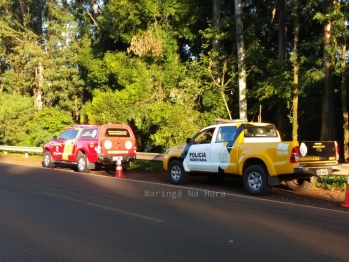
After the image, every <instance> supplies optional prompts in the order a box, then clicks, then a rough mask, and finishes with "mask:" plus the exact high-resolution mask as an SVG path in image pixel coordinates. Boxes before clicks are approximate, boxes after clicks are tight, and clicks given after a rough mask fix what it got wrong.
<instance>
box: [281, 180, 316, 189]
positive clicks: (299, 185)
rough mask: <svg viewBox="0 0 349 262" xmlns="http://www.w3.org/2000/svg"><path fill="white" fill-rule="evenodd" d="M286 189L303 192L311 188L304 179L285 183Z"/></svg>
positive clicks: (309, 183)
mask: <svg viewBox="0 0 349 262" xmlns="http://www.w3.org/2000/svg"><path fill="white" fill-rule="evenodd" d="M285 183H286V185H287V187H288V188H289V189H291V190H293V191H296V192H304V191H307V190H308V189H310V188H311V186H312V183H311V182H309V181H308V180H305V179H293V180H290V181H285Z"/></svg>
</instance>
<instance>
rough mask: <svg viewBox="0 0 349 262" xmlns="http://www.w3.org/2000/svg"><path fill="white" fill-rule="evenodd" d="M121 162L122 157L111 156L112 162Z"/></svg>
mask: <svg viewBox="0 0 349 262" xmlns="http://www.w3.org/2000/svg"><path fill="white" fill-rule="evenodd" d="M118 160H122V156H113V161H118Z"/></svg>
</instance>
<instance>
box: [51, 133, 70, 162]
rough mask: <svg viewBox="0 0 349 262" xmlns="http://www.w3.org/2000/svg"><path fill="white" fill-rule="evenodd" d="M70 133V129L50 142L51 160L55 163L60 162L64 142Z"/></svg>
mask: <svg viewBox="0 0 349 262" xmlns="http://www.w3.org/2000/svg"><path fill="white" fill-rule="evenodd" d="M70 131H71V130H70V129H69V130H66V131H64V132H63V133H61V134H60V135H59V136H58V137H57V140H55V141H53V142H52V144H51V145H52V158H53V160H55V161H60V160H62V155H63V151H64V146H65V142H66V140H67V139H68V137H69V134H70Z"/></svg>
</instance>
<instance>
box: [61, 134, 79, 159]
mask: <svg viewBox="0 0 349 262" xmlns="http://www.w3.org/2000/svg"><path fill="white" fill-rule="evenodd" d="M80 131H81V129H73V130H71V132H70V134H69V137H68V139H67V140H66V141H65V143H64V149H63V154H62V160H65V161H69V162H75V161H76V159H75V151H76V140H77V137H78V135H79V132H80Z"/></svg>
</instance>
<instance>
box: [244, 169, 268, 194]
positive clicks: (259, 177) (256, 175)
mask: <svg viewBox="0 0 349 262" xmlns="http://www.w3.org/2000/svg"><path fill="white" fill-rule="evenodd" d="M243 182H244V186H245V189H246V190H247V192H248V193H250V194H251V195H258V196H265V195H267V194H269V192H270V190H271V187H270V186H269V184H268V179H267V173H266V171H265V168H263V167H262V166H260V165H251V166H249V167H248V168H246V170H245V172H244V176H243Z"/></svg>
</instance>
